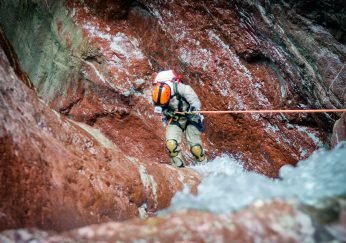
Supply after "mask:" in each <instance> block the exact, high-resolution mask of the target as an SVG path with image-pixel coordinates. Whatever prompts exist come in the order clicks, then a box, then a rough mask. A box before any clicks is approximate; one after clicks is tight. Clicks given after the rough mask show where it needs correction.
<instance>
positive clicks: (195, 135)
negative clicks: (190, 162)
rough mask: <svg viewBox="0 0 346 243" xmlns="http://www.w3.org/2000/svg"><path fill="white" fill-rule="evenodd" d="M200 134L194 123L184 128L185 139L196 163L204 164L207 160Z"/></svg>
mask: <svg viewBox="0 0 346 243" xmlns="http://www.w3.org/2000/svg"><path fill="white" fill-rule="evenodd" d="M201 134H202V133H201V132H200V131H199V130H198V129H197V128H196V127H195V126H194V125H191V124H189V125H188V126H187V128H186V140H187V144H188V146H189V148H190V151H191V153H192V154H193V156H195V158H196V160H197V161H198V163H201V164H206V163H207V162H208V160H207V156H206V155H205V153H204V150H203V147H202V139H201Z"/></svg>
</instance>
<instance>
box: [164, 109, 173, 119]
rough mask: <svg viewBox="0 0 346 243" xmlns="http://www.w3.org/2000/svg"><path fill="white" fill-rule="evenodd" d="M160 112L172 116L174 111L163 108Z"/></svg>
mask: <svg viewBox="0 0 346 243" xmlns="http://www.w3.org/2000/svg"><path fill="white" fill-rule="evenodd" d="M162 114H164V115H165V116H166V117H170V118H171V117H174V115H175V114H174V111H173V110H167V109H165V110H163V111H162Z"/></svg>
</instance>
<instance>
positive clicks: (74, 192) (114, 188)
mask: <svg viewBox="0 0 346 243" xmlns="http://www.w3.org/2000/svg"><path fill="white" fill-rule="evenodd" d="M0 84H1V85H0V104H1V112H0V124H1V125H0V154H1V157H0V168H1V170H0V198H1V200H0V212H1V215H0V230H3V229H8V228H13V227H16V228H18V227H30V226H35V227H40V228H43V229H55V230H65V229H71V228H74V227H78V226H82V225H88V224H93V223H100V222H105V221H110V220H124V219H128V218H132V217H137V216H139V215H140V214H141V213H142V214H143V215H145V214H152V213H153V212H155V211H156V210H157V209H160V208H164V207H167V206H168V205H169V203H170V199H171V198H172V196H173V194H174V193H175V192H176V191H177V190H181V189H182V187H183V185H184V184H186V185H190V186H192V187H194V185H196V184H197V183H198V181H199V178H198V175H197V174H196V172H193V171H192V170H190V169H183V170H177V169H174V168H171V167H169V166H167V165H161V164H157V163H151V162H150V161H145V160H142V161H138V160H136V159H135V158H131V157H128V156H126V154H124V153H123V152H122V151H121V150H120V149H119V148H118V147H117V146H116V145H114V144H113V143H111V142H110V141H109V140H107V139H106V138H105V137H103V136H102V134H101V133H100V132H99V131H98V130H96V129H93V128H91V127H88V126H86V125H82V124H81V125H79V124H78V123H75V122H72V121H71V120H69V119H67V118H65V117H64V116H63V115H61V114H59V113H57V112H55V111H53V110H51V109H50V108H49V107H48V106H47V105H45V104H44V103H43V102H42V100H39V99H38V98H37V97H36V93H35V92H34V91H33V90H31V89H29V88H28V87H27V86H25V85H24V83H23V82H22V81H21V80H19V79H18V77H17V76H16V74H15V73H14V71H13V69H12V67H11V65H10V63H9V62H8V59H7V57H6V56H5V53H4V51H3V50H2V49H0Z"/></svg>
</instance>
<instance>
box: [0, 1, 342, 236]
mask: <svg viewBox="0 0 346 243" xmlns="http://www.w3.org/2000/svg"><path fill="white" fill-rule="evenodd" d="M0 24H1V28H2V30H3V31H1V35H4V36H6V38H1V39H0V43H1V45H2V46H3V48H4V49H5V51H6V54H7V56H10V58H9V59H10V61H8V59H7V57H5V53H4V52H3V50H1V51H0V82H1V86H0V105H1V112H0V118H1V119H0V122H1V125H0V154H1V158H0V168H1V170H0V198H1V201H0V229H8V228H18V227H31V226H33V227H39V228H43V229H54V230H66V229H71V228H75V227H79V226H83V225H88V224H94V223H102V222H106V221H114V220H125V219H129V218H133V217H138V216H140V215H144V216H145V215H148V214H149V215H151V214H154V213H155V212H156V210H157V209H160V208H164V207H166V206H168V205H169V203H170V200H171V198H172V196H173V194H174V193H175V192H176V191H177V190H181V189H182V187H183V184H188V185H191V186H195V185H196V184H197V183H198V181H199V175H198V174H197V173H196V172H194V171H192V170H190V169H182V170H176V169H173V168H171V167H169V166H168V165H164V163H168V161H169V159H168V156H167V154H166V153H165V151H164V129H163V128H162V124H161V121H160V117H159V116H156V115H154V114H153V107H152V104H151V101H150V99H151V97H150V90H151V79H152V74H153V73H154V72H157V71H160V70H164V69H171V68H174V69H176V70H177V71H178V72H180V73H182V74H183V75H184V82H185V83H187V84H190V85H191V86H192V87H193V88H194V89H195V90H196V92H197V93H198V95H199V97H200V99H201V101H202V104H203V109H205V110H238V109H240V110H244V109H306V108H330V109H332V108H345V90H346V83H345V82H346V76H345V75H346V67H345V62H346V47H345V26H346V25H345V6H344V4H343V1H305V0H304V1H299V3H298V2H296V1H290V0H282V1H276V0H273V1H251V0H246V1H238V0H233V1H217V2H213V3H210V2H206V1H156V0H148V1H144V0H143V1H105V0H96V1H89V0H85V1H77V0H75V1H74V0H67V1H51V0H42V1H41V0H39V1H34V0H30V1H12V0H4V1H2V2H1V4H0ZM7 39H8V41H7ZM11 45H12V47H13V48H12V47H11ZM14 52H15V54H14ZM17 58H18V59H17ZM18 76H19V77H20V78H21V79H22V81H24V82H22V81H20V80H19V79H18ZM24 83H26V84H27V86H29V87H31V88H32V87H33V86H34V88H33V89H29V88H28V87H26V86H25V85H24ZM36 95H38V96H39V97H40V98H41V99H38V98H37V97H36ZM51 109H54V110H55V111H52V110H51ZM336 120H337V122H336V123H335V125H334V129H333V124H334V122H335V121H336ZM205 122H206V127H207V130H206V133H205V134H204V135H203V139H204V142H205V145H206V148H207V151H208V156H209V158H210V159H212V158H214V157H215V156H217V155H220V154H223V153H228V154H231V155H232V156H234V157H235V158H237V159H238V160H240V161H242V162H243V163H244V167H245V168H246V169H249V170H254V171H257V172H260V173H262V174H264V175H267V176H269V177H276V176H278V172H279V169H280V167H282V166H283V165H285V164H293V165H294V164H296V162H297V161H298V160H301V159H304V158H306V157H307V156H309V155H310V154H311V153H312V152H313V151H314V150H315V149H316V148H318V147H321V146H328V145H329V144H328V143H329V141H328V137H329V136H330V135H331V133H332V130H333V136H332V138H331V146H335V145H336V144H337V143H338V142H340V141H342V140H345V139H346V134H345V131H346V128H345V115H343V116H340V114H313V115H312V114H305V113H302V114H294V115H293V114H290V115H287V114H268V115H254V114H253V115H207V116H206V119H205ZM183 147H184V155H185V156H186V157H187V159H188V163H193V162H192V161H193V158H192V157H191V155H190V153H189V151H188V150H187V149H186V146H185V145H184V146H183ZM281 213H283V214H281ZM284 216H285V217H286V218H285V217H284ZM282 217H284V218H282ZM340 218H341V225H345V219H344V216H343V217H340ZM286 219H287V220H288V221H289V222H288V221H286ZM213 222H217V223H213ZM282 227H283V228H284V229H285V230H286V229H287V227H288V228H289V229H290V230H291V231H289V232H288V233H287V232H286V231H284V229H283V228H282ZM313 227H314V226H312V225H311V222H310V219H309V218H308V217H307V216H305V215H304V214H302V213H301V212H298V211H297V210H296V209H295V208H294V207H292V206H290V205H286V204H285V203H277V204H273V205H269V206H268V205H267V206H263V207H262V206H261V207H260V209H256V205H253V206H252V207H250V208H249V209H248V211H247V210H244V211H241V212H239V213H235V214H233V215H229V216H226V217H220V216H217V215H213V214H209V213H206V212H193V211H192V212H191V211H190V212H183V213H177V214H173V215H171V216H167V217H161V218H151V219H148V220H146V221H140V220H134V221H129V222H126V223H124V224H122V223H114V222H113V223H109V224H106V225H100V226H91V227H88V228H83V229H80V230H75V231H71V232H67V233H66V234H63V235H56V233H54V232H52V233H47V232H41V231H38V230H32V231H31V230H22V231H17V232H15V231H14V232H13V231H11V232H10V231H9V232H5V233H2V235H1V236H0V237H3V238H0V239H5V240H9V241H11V240H13V239H20V240H24V241H25V240H28V239H31V237H33V238H35V237H37V238H39V239H45V240H50V241H52V242H61V241H65V240H66V241H68V240H71V242H73V241H78V240H80V239H84V240H86V241H95V240H105V241H109V242H112V241H114V240H117V239H119V240H121V239H122V240H125V239H127V238H125V237H132V238H131V239H133V240H135V239H140V238H141V237H142V238H145V239H147V240H148V241H153V240H163V239H169V240H191V241H203V240H209V238H208V237H209V235H210V237H211V238H210V242H214V241H215V239H216V240H217V239H220V241H222V240H224V241H226V240H227V239H228V238H229V237H232V238H234V239H239V241H242V242H252V241H254V240H255V239H258V237H260V239H266V240H268V241H274V242H275V241H276V242H295V241H296V242H300V241H305V240H309V239H312V238H311V237H312V234H313V233H312V231H313ZM341 228H342V227H341ZM130 231H131V233H132V235H130V234H129V232H130ZM100 232H101V233H100ZM206 232H207V233H206ZM202 236H203V237H202ZM4 237H5V238H4ZM11 237H12V238H11ZM13 237H14V238H13ZM52 237H53V238H52ZM54 237H57V238H54ZM129 239H130V238H129Z"/></svg>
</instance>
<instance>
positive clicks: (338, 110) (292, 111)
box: [175, 109, 346, 115]
mask: <svg viewBox="0 0 346 243" xmlns="http://www.w3.org/2000/svg"><path fill="white" fill-rule="evenodd" d="M329 112H334V113H335V112H346V109H310V110H232V111H192V112H175V113H176V114H181V115H184V114H194V113H199V114H253V113H329Z"/></svg>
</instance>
